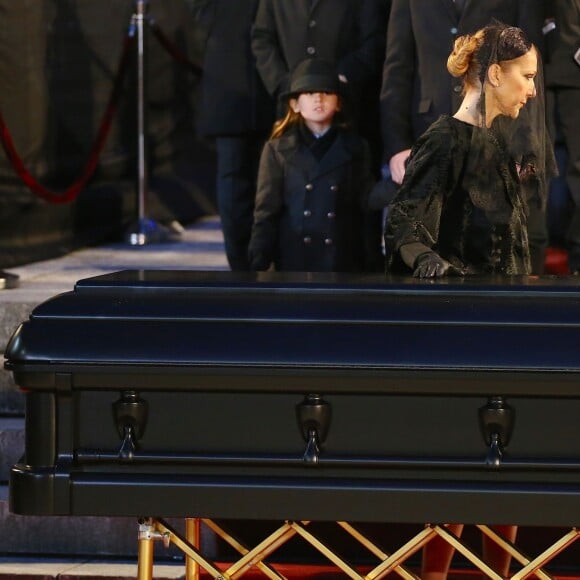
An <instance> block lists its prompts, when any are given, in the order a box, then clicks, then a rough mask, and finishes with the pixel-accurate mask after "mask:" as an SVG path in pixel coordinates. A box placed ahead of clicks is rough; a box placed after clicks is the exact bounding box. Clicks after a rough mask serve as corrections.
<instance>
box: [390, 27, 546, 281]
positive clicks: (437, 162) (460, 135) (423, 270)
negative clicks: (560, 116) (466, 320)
mask: <svg viewBox="0 0 580 580" xmlns="http://www.w3.org/2000/svg"><path fill="white" fill-rule="evenodd" d="M448 69H449V71H450V72H451V74H453V75H454V76H458V77H462V78H463V83H464V95H465V96H464V99H463V102H462V104H461V107H460V108H459V110H458V111H457V112H456V113H455V115H453V116H452V117H449V116H442V117H440V118H439V120H438V121H436V122H435V123H434V124H433V125H432V126H431V127H430V128H429V129H428V130H427V131H426V132H425V133H424V134H423V135H422V136H421V137H420V138H419V139H418V141H417V142H416V144H415V145H414V147H413V150H412V154H411V157H410V159H409V164H408V167H407V169H406V173H405V179H404V181H403V184H402V186H401V188H400V191H399V193H398V195H397V197H396V198H395V199H394V201H393V203H392V205H391V207H390V208H389V218H388V222H387V228H386V233H385V242H386V247H387V251H388V262H387V267H388V269H389V270H390V271H395V272H396V271H399V272H400V271H405V270H406V271H409V269H410V270H411V271H412V272H413V274H414V275H415V276H418V277H436V276H443V275H447V274H457V275H465V274H507V275H518V274H529V273H530V252H529V245H528V235H527V223H526V222H527V217H526V216H527V212H528V204H530V203H542V201H541V200H540V199H538V198H539V197H541V196H540V193H539V192H541V191H543V189H544V188H543V186H542V185H541V184H540V182H541V181H542V180H543V179H544V177H543V176H544V173H545V171H544V165H545V162H544V157H545V151H546V148H545V143H544V135H545V131H544V130H543V129H544V123H543V121H542V119H541V107H542V106H541V105H540V106H536V105H539V102H538V101H539V99H537V91H538V89H539V86H538V84H539V83H538V82H537V74H538V69H539V66H538V53H537V50H536V48H535V47H534V46H533V45H532V44H531V43H530V42H529V41H528V40H527V38H526V37H525V35H524V33H523V32H522V31H521V30H520V29H519V28H514V27H507V26H505V25H502V24H500V23H494V24H492V25H490V26H487V27H486V28H484V29H482V30H480V31H478V32H477V33H475V34H474V35H472V36H463V37H460V38H459V39H457V41H456V43H455V48H454V51H453V52H452V54H451V55H450V57H449V61H448ZM528 101H530V102H529V103H528ZM542 112H543V111H542Z"/></svg>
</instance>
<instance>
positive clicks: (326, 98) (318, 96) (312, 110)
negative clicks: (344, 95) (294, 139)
mask: <svg viewBox="0 0 580 580" xmlns="http://www.w3.org/2000/svg"><path fill="white" fill-rule="evenodd" d="M290 107H292V110H293V111H294V112H295V113H300V114H301V115H302V117H303V119H304V122H305V123H306V126H307V127H308V128H309V129H310V130H311V131H314V132H315V133H319V132H321V131H324V130H325V129H328V128H329V127H330V125H332V119H333V117H334V115H335V113H336V112H337V111H339V110H340V103H339V99H338V95H337V94H336V93H301V94H300V95H298V98H297V99H290Z"/></svg>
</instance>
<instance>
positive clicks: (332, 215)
mask: <svg viewBox="0 0 580 580" xmlns="http://www.w3.org/2000/svg"><path fill="white" fill-rule="evenodd" d="M326 217H327V218H328V219H329V220H332V219H334V218H335V217H336V214H335V213H334V212H333V211H329V212H328V213H327V214H326Z"/></svg>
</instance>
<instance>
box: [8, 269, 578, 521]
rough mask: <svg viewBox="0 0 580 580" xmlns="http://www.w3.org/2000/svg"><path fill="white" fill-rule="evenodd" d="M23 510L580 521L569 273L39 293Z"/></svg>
mask: <svg viewBox="0 0 580 580" xmlns="http://www.w3.org/2000/svg"><path fill="white" fill-rule="evenodd" d="M5 356H6V363H5V365H6V368H7V369H9V370H11V371H12V372H13V373H14V377H15V380H16V382H17V384H18V385H19V386H20V387H21V388H22V389H23V390H24V391H25V392H26V405H27V411H26V450H25V456H24V458H23V459H22V462H21V463H19V464H17V465H15V466H14V467H13V469H12V472H11V480H10V507H11V510H12V511H13V512H15V513H18V514H34V515H44V514H46V515H69V514H70V515H97V516H98V515H107V516H143V515H151V514H154V515H156V516H157V515H158V516H162V517H207V518H239V519H245V518H251V519H283V520H332V521H335V520H350V521H366V522H407V523H422V522H455V521H456V522H464V523H494V524H499V523H517V524H527V525H542V526H561V525H574V524H576V523H577V522H576V520H575V518H576V517H578V516H577V515H576V514H580V285H579V284H578V282H577V280H576V279H573V278H570V279H555V278H548V277H546V278H517V279H497V280H496V279H493V280H492V279H478V278H466V279H460V278H448V279H444V280H441V281H437V282H433V281H420V280H412V279H402V278H398V279H395V278H393V279H390V278H384V277H382V276H378V275H377V276H339V275H306V274H304V275H282V274H266V273H263V274H256V275H254V274H248V275H245V276H243V275H242V276H241V275H236V274H232V273H229V272H214V273H208V272H185V271H179V272H178V271H176V272H169V271H166V272H163V271H128V272H120V273H117V274H111V275H105V276H100V277H96V278H91V279H86V280H81V281H80V282H78V283H77V285H76V287H75V289H74V291H73V292H70V293H66V294H62V295H60V296H57V297H55V298H53V299H52V300H49V301H47V302H46V303H44V304H42V305H40V306H38V307H37V308H36V309H35V310H34V312H33V314H32V316H31V317H30V320H28V321H26V322H24V323H23V324H22V325H21V326H20V328H19V329H18V330H17V331H16V333H15V334H14V336H13V337H12V339H11V341H10V344H9V346H8V348H7V351H6V355H5Z"/></svg>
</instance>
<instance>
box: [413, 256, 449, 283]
mask: <svg viewBox="0 0 580 580" xmlns="http://www.w3.org/2000/svg"><path fill="white" fill-rule="evenodd" d="M456 273H458V272H457V271H456V268H454V267H453V266H452V265H451V264H450V263H449V262H448V261H447V260H444V259H443V258H442V257H441V256H440V255H439V254H438V253H437V252H433V251H432V250H430V251H428V252H424V253H422V254H420V255H419V256H417V259H416V260H415V264H414V266H413V276H414V277H415V278H438V277H439V276H447V275H448V274H456Z"/></svg>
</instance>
